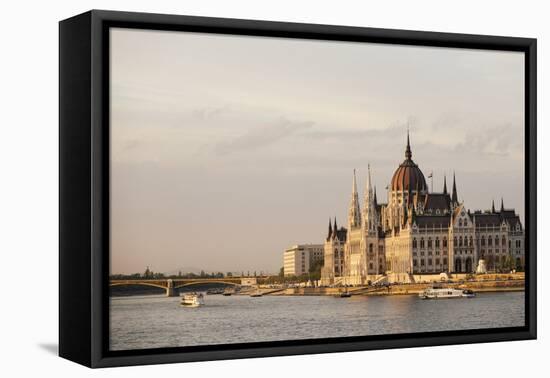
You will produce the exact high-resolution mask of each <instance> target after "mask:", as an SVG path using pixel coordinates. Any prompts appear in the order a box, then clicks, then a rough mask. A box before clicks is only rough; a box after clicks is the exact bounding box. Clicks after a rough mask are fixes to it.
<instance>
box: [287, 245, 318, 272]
mask: <svg viewBox="0 0 550 378" xmlns="http://www.w3.org/2000/svg"><path fill="white" fill-rule="evenodd" d="M323 259H324V246H323V245H322V244H298V245H294V246H292V247H290V248H288V249H287V250H285V252H284V257H283V269H284V273H285V276H300V275H302V274H307V273H309V269H310V268H311V267H312V266H313V265H314V264H315V263H316V262H321V263H322V261H323Z"/></svg>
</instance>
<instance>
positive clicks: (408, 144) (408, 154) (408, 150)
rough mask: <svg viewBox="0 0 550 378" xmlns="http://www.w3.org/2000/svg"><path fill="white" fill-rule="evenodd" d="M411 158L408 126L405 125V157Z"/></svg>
mask: <svg viewBox="0 0 550 378" xmlns="http://www.w3.org/2000/svg"><path fill="white" fill-rule="evenodd" d="M411 158H412V152H411V141H410V138H409V127H408V126H407V149H406V150H405V159H407V160H411Z"/></svg>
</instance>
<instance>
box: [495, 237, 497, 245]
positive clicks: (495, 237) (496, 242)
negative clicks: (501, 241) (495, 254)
mask: <svg viewBox="0 0 550 378" xmlns="http://www.w3.org/2000/svg"><path fill="white" fill-rule="evenodd" d="M495 245H498V236H495Z"/></svg>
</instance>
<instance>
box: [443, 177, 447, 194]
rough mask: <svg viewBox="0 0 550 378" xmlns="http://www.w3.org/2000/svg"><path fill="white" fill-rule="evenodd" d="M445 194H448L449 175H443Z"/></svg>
mask: <svg viewBox="0 0 550 378" xmlns="http://www.w3.org/2000/svg"><path fill="white" fill-rule="evenodd" d="M443 194H447V175H443Z"/></svg>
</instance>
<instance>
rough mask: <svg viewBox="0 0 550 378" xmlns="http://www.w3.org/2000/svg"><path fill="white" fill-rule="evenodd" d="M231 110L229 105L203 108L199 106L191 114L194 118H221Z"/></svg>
mask: <svg viewBox="0 0 550 378" xmlns="http://www.w3.org/2000/svg"><path fill="white" fill-rule="evenodd" d="M230 111H231V110H230V109H229V106H227V105H225V106H220V107H203V108H197V109H194V110H193V111H191V115H192V117H194V118H197V119H200V120H209V119H214V118H219V117H221V116H223V115H225V114H227V113H229V112H230Z"/></svg>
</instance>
